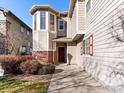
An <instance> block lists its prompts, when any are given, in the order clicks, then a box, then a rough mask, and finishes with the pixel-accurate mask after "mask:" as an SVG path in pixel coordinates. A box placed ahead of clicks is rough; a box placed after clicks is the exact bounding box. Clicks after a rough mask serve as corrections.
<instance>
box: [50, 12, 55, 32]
mask: <svg viewBox="0 0 124 93" xmlns="http://www.w3.org/2000/svg"><path fill="white" fill-rule="evenodd" d="M54 20H55V16H54V15H53V14H50V30H52V31H54V30H55V21H54Z"/></svg>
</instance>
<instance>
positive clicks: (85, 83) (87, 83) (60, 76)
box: [48, 64, 110, 93]
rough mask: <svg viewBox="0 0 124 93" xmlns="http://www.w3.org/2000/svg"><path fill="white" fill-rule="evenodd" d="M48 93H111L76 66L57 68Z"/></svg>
mask: <svg viewBox="0 0 124 93" xmlns="http://www.w3.org/2000/svg"><path fill="white" fill-rule="evenodd" d="M48 93H110V92H108V91H107V90H106V89H105V88H104V87H102V85H101V84H100V83H99V82H97V81H96V80H94V79H93V78H92V77H91V76H89V75H88V74H87V73H86V72H83V71H81V70H80V69H79V67H77V66H76V65H70V66H67V65H66V64H62V65H59V66H57V67H56V71H55V74H54V75H53V77H52V80H51V83H50V86H49V89H48Z"/></svg>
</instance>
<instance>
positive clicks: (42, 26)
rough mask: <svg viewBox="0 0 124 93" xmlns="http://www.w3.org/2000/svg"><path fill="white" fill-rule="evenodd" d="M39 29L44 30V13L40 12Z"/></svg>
mask: <svg viewBox="0 0 124 93" xmlns="http://www.w3.org/2000/svg"><path fill="white" fill-rule="evenodd" d="M40 29H46V12H45V11H41V12H40Z"/></svg>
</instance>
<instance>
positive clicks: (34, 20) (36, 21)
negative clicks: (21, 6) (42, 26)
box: [33, 12, 38, 31]
mask: <svg viewBox="0 0 124 93" xmlns="http://www.w3.org/2000/svg"><path fill="white" fill-rule="evenodd" d="M35 15H36V29H35V23H34V22H35ZM33 30H34V31H36V30H38V13H37V12H35V13H34V15H33Z"/></svg>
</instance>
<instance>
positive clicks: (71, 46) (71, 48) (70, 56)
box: [67, 43, 77, 64]
mask: <svg viewBox="0 0 124 93" xmlns="http://www.w3.org/2000/svg"><path fill="white" fill-rule="evenodd" d="M67 46H68V47H67V63H70V64H77V62H76V55H75V54H76V44H75V43H68V44H67Z"/></svg>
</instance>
